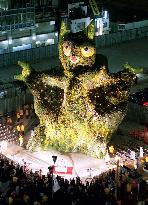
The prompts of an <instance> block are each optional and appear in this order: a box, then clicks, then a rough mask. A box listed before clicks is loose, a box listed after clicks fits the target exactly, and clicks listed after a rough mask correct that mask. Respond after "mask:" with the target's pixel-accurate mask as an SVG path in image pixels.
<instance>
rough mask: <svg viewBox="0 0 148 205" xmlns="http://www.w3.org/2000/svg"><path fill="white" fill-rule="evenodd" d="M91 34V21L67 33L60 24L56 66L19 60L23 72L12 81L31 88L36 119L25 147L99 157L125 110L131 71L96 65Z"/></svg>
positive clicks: (92, 27)
mask: <svg viewBox="0 0 148 205" xmlns="http://www.w3.org/2000/svg"><path fill="white" fill-rule="evenodd" d="M93 36H94V26H93V24H90V25H89V26H88V28H87V30H86V31H83V32H79V33H76V34H73V33H71V32H70V31H68V30H67V29H66V26H65V24H64V23H62V24H61V31H60V36H59V58H60V61H61V64H62V66H61V67H60V69H58V70H56V69H55V70H54V71H53V72H52V73H47V72H44V73H43V72H42V73H39V72H36V71H35V70H34V69H33V68H31V66H30V65H29V64H27V63H23V62H19V65H20V66H21V67H22V68H23V70H22V74H20V75H17V76H15V79H18V80H22V81H24V82H25V83H26V85H27V86H28V88H29V89H30V90H31V92H32V94H33V96H34V106H35V112H36V114H37V116H38V117H39V120H40V124H39V125H38V126H37V127H36V129H35V133H34V136H33V137H32V138H31V139H30V140H29V142H28V145H27V148H28V149H31V150H38V149H48V148H49V147H54V148H55V149H57V150H59V151H64V152H78V151H79V152H82V153H87V154H89V155H92V156H97V157H100V156H101V155H105V151H106V145H107V143H108V141H109V139H110V138H111V135H112V133H113V132H114V131H115V130H116V129H117V127H118V125H119V124H120V123H121V121H122V119H123V118H124V116H125V114H126V109H127V99H128V95H129V90H130V87H131V85H132V82H133V78H134V74H133V73H130V72H129V73H127V72H125V71H122V72H119V73H116V74H110V73H109V72H108V70H107V69H106V68H105V66H103V64H102V65H101V63H100V65H101V66H100V65H99V63H97V60H98V59H97V55H96V49H95V42H94V39H93Z"/></svg>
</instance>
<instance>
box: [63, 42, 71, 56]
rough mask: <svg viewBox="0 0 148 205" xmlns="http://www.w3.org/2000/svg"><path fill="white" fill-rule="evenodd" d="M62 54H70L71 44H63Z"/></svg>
mask: <svg viewBox="0 0 148 205" xmlns="http://www.w3.org/2000/svg"><path fill="white" fill-rule="evenodd" d="M63 52H64V54H65V55H66V56H69V55H70V52H71V44H70V43H67V42H66V43H64V44H63Z"/></svg>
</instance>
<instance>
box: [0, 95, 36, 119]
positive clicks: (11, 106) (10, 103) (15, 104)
mask: <svg viewBox="0 0 148 205" xmlns="http://www.w3.org/2000/svg"><path fill="white" fill-rule="evenodd" d="M32 103H33V95H32V94H31V93H29V92H26V93H24V92H22V93H21V94H19V95H16V96H13V97H6V98H2V99H0V113H1V115H5V114H7V113H13V112H15V111H16V110H19V109H20V108H21V107H22V106H23V105H24V104H32Z"/></svg>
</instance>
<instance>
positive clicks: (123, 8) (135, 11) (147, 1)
mask: <svg viewBox="0 0 148 205" xmlns="http://www.w3.org/2000/svg"><path fill="white" fill-rule="evenodd" d="M96 2H97V3H98V5H99V6H100V7H104V8H106V9H108V11H109V13H110V18H111V19H112V20H124V21H133V20H142V19H148V0H96Z"/></svg>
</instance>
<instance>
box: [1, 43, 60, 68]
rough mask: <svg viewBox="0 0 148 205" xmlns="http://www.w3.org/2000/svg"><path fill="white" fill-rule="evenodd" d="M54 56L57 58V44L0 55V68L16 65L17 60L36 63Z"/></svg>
mask: <svg viewBox="0 0 148 205" xmlns="http://www.w3.org/2000/svg"><path fill="white" fill-rule="evenodd" d="M56 56H58V49H57V44H54V45H50V46H42V47H38V48H33V49H28V50H24V51H17V52H13V53H6V54H0V67H4V66H9V65H14V64H17V61H18V60H22V61H29V62H32V63H36V62H38V61H39V60H41V59H43V58H47V57H48V58H53V57H56Z"/></svg>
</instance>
